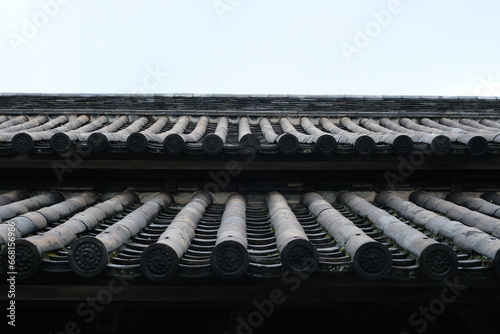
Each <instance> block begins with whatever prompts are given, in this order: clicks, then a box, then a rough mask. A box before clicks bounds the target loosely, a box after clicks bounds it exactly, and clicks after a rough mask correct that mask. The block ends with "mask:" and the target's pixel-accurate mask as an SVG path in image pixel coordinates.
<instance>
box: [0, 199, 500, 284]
mask: <svg viewBox="0 0 500 334" xmlns="http://www.w3.org/2000/svg"><path fill="white" fill-rule="evenodd" d="M185 195H186V194H184V195H183V196H181V194H178V193H173V194H170V193H162V192H160V193H136V192H133V191H125V192H123V193H105V194H99V193H96V192H93V191H88V192H77V193H61V192H57V191H52V192H42V193H28V192H25V191H11V192H7V193H5V194H2V195H0V201H1V203H2V206H0V216H1V217H2V220H3V224H0V228H1V229H0V238H1V239H0V242H1V243H2V244H3V245H4V246H5V247H4V250H3V254H2V261H1V262H2V267H3V270H4V272H9V271H16V272H17V277H18V279H27V278H30V277H31V278H34V277H35V278H36V277H37V275H39V274H41V273H44V274H45V275H52V276H53V277H57V275H58V274H59V273H61V272H73V273H74V274H75V275H78V276H81V277H85V278H87V277H95V276H99V275H122V276H128V277H145V278H146V279H147V280H152V281H165V280H171V279H173V278H174V277H181V278H182V277H191V278H202V277H209V276H213V275H216V276H219V277H221V278H222V279H225V280H231V279H234V278H236V277H241V276H251V277H256V278H260V277H277V276H279V275H281V274H282V273H283V272H284V271H285V270H293V271H298V272H300V271H302V272H307V273H313V272H322V273H324V274H327V275H331V277H332V282H333V281H334V280H335V277H337V276H338V275H358V276H361V277H363V278H365V279H368V280H380V279H384V278H388V279H397V280H408V279H413V278H418V277H423V276H426V277H429V278H431V279H433V280H444V279H447V278H450V277H453V276H455V275H458V276H459V277H462V278H467V279H475V280H480V279H483V278H490V277H494V276H495V275H496V276H498V275H500V239H498V237H500V220H499V218H498V214H499V213H500V200H499V198H500V195H499V194H498V193H477V192H476V193H432V192H423V191H414V192H411V193H408V192H396V191H393V192H391V191H384V192H380V193H374V192H360V193H356V192H349V191H343V192H339V193H337V192H324V191H322V192H309V193H282V192H276V191H269V192H265V193H254V194H242V193H217V194H212V193H208V192H196V193H189V194H187V195H188V196H187V198H188V199H187V200H181V199H183V198H185ZM9 233H11V234H10V235H9ZM12 233H14V235H15V238H16V241H15V254H16V257H15V259H16V261H15V264H14V266H15V268H13V267H9V265H10V264H11V263H10V262H9V256H8V254H9V253H8V250H9V249H12V248H13V245H12V244H10V245H9V237H11V236H12ZM7 246H9V247H7ZM9 263H10V264H9Z"/></svg>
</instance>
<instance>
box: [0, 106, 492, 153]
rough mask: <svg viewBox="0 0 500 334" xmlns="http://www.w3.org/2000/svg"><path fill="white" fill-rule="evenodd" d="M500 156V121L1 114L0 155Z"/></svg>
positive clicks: (443, 118)
mask: <svg viewBox="0 0 500 334" xmlns="http://www.w3.org/2000/svg"><path fill="white" fill-rule="evenodd" d="M71 150H73V151H78V150H80V151H81V152H86V153H103V152H114V153H120V152H132V153H143V152H151V153H160V154H161V153H167V154H172V155H176V154H179V153H182V152H185V153H203V152H204V153H206V154H209V155H216V154H219V153H221V152H222V153H240V154H247V155H249V154H254V153H256V152H260V153H277V152H281V153H283V154H294V153H296V152H299V153H320V154H323V155H331V154H335V153H358V154H361V155H366V154H372V153H374V152H377V153H396V154H409V153H411V152H412V151H418V150H420V151H422V150H423V151H427V152H430V153H434V154H435V155H437V156H444V155H447V154H450V153H468V154H471V155H475V156H479V155H483V154H486V153H500V120H499V119H483V118H475V119H472V118H455V119H452V118H445V117H442V118H437V119H432V118H413V119H412V118H387V117H382V118H366V117H364V118H349V117H341V118H330V117H239V116H238V117H226V116H220V117H207V116H199V117H196V116H186V115H183V116H145V115H144V116H137V115H136V116H131V115H128V116H127V115H121V116H120V115H118V116H105V115H101V116H93V115H53V116H47V115H36V116H34V115H33V116H27V115H20V116H13V115H0V154H4V155H9V154H10V155H12V154H27V153H32V152H33V153H59V154H62V153H66V152H68V151H71Z"/></svg>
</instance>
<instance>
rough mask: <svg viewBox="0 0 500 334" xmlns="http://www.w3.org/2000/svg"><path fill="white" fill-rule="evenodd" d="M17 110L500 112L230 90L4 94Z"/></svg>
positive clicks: (450, 99)
mask: <svg viewBox="0 0 500 334" xmlns="http://www.w3.org/2000/svg"><path fill="white" fill-rule="evenodd" d="M0 111H2V112H12V113H24V114H26V113H35V114H39V113H82V112H84V113H94V114H103V113H112V114H124V113H126V114H127V113H132V114H155V113H158V112H162V113H167V114H178V113H184V112H189V113H190V114H197V115H200V114H201V115H205V114H214V113H215V114H217V113H219V114H220V113H222V114H225V115H274V114H287V115H289V116H293V115H302V116H311V115H318V114H319V115H321V114H328V115H331V116H351V117H354V116H360V117H361V116H367V117H369V116H374V115H379V114H380V112H383V114H384V116H387V117H390V116H402V115H404V116H407V115H412V116H415V117H419V116H422V117H423V116H426V117H442V116H449V117H452V116H463V117H466V116H467V117H470V116H477V115H478V113H480V114H481V116H482V117H488V116H491V117H498V115H500V98H499V97H481V96H397V95H396V96H385V95H225V94H150V95H126V94H121V95H117V94H10V93H9V94H6V93H4V94H0Z"/></svg>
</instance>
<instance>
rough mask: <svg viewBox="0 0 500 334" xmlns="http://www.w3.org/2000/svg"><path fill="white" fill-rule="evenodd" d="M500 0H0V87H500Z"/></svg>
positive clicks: (343, 90)
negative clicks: (499, 37)
mask: <svg viewBox="0 0 500 334" xmlns="http://www.w3.org/2000/svg"><path fill="white" fill-rule="evenodd" d="M499 13H500V1H498V0H476V1H471V0H439V1H430V0H399V1H398V0H382V1H380V0H367V1H361V0H359V1H347V0H343V1H337V0H323V1H320V0H311V1H296V0H286V1H285V0H184V1H181V0H147V1H131V0H99V1H97V0H41V1H21V0H0V51H1V52H0V92H14V93H138V92H142V93H197V94H350V95H384V94H385V95H448V96H450V95H452V96H454V95H497V96H500V42H499V40H498V36H499V35H500V19H499Z"/></svg>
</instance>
